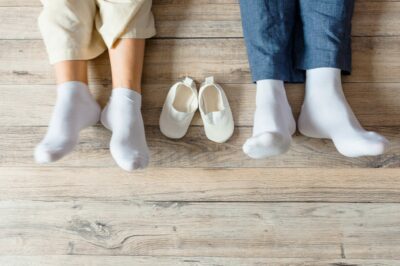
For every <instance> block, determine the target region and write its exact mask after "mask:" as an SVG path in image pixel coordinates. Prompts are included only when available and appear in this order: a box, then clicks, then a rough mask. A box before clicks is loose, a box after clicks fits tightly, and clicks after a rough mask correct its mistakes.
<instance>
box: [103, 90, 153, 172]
mask: <svg viewBox="0 0 400 266" xmlns="http://www.w3.org/2000/svg"><path fill="white" fill-rule="evenodd" d="M141 103H142V96H141V95H140V94H139V93H137V92H135V91H133V90H130V89H125V88H118V89H114V90H113V92H112V95H111V98H110V101H109V103H108V104H107V106H106V107H105V109H104V111H103V112H102V114H101V123H102V124H103V125H104V126H105V127H106V128H108V129H109V130H111V131H112V137H111V142H110V151H111V155H112V156H113V158H114V160H115V161H116V163H117V164H118V165H119V166H120V167H121V168H122V169H124V170H126V171H133V170H136V169H143V168H146V167H147V165H148V163H149V149H148V147H147V143H146V136H145V132H144V125H143V118H142V113H141V110H140V108H141Z"/></svg>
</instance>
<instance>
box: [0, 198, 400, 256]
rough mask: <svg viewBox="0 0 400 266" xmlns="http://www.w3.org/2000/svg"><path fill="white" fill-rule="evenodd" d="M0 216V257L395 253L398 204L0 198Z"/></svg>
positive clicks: (399, 241)
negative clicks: (3, 199) (12, 255)
mask: <svg viewBox="0 0 400 266" xmlns="http://www.w3.org/2000/svg"><path fill="white" fill-rule="evenodd" d="M0 215H1V217H2V219H1V220H0V227H1V228H2V230H1V231H0V247H1V249H0V255H10V253H11V254H14V255H23V254H24V255H74V254H77V255H126V256H127V255H132V256H179V255H183V254H184V255H185V256H194V257H198V256H199V257H201V256H205V257H208V256H211V257H219V256H225V257H244V258H246V257H250V258H251V257H267V258H324V259H341V258H347V259H355V258H364V259H394V260H399V259H400V238H399V234H400V204H391V203H385V204H380V203H374V204H369V203H364V204H346V203H335V204H332V203H329V204H327V203H270V204H263V203H240V202H237V203H234V204H232V203H223V202H221V203H213V204H209V203H182V202H180V203H179V202H178V203H176V202H142V201H140V202H137V201H118V200H115V201H109V200H107V201H101V200H97V201H93V200H91V199H83V198H81V199H76V200H66V201H52V200H43V201H41V200H39V201H31V200H28V201H27V200H18V201H0ZM382 217H384V218H382ZM377 243H379V245H377ZM16 245H18V247H19V249H18V250H16V249H15V246H16Z"/></svg>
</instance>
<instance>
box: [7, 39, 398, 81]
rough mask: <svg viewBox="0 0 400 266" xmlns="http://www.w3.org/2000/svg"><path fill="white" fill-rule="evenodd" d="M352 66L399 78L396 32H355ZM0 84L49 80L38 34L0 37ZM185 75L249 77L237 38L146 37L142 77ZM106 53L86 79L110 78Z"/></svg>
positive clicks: (362, 76) (368, 75) (378, 77)
mask: <svg viewBox="0 0 400 266" xmlns="http://www.w3.org/2000/svg"><path fill="white" fill-rule="evenodd" d="M353 50H354V51H353V57H354V64H353V65H354V71H353V74H352V75H351V76H349V77H346V78H345V81H346V82H392V83H393V82H396V83H397V82H400V61H399V60H398V58H400V37H371V38H370V37H365V38H364V37H359V38H354V45H353ZM0 58H2V63H1V64H0V85H6V84H7V85H9V84H19V85H26V84H53V83H54V76H53V73H52V72H53V71H52V69H51V67H50V65H49V64H48V61H47V55H46V51H45V49H44V47H43V44H42V42H41V41H39V40H5V41H4V40H3V41H0ZM186 75H190V76H192V77H193V78H194V79H196V80H198V81H199V82H200V81H202V80H203V79H204V78H205V77H206V76H209V75H214V76H215V77H216V80H217V81H218V82H220V83H230V84H232V83H240V84H243V83H250V82H251V77H250V71H249V68H248V62H247V55H246V50H245V48H244V44H243V40H241V39H208V40H205V39H200V40H186V39H176V40H150V41H149V42H148V49H147V54H146V58H145V73H144V82H145V83H147V84H160V83H162V84H164V83H169V84H171V83H175V82H176V80H177V79H179V78H182V77H183V76H186ZM110 79H111V74H110V69H109V60H108V57H107V55H106V54H104V55H102V56H100V57H99V58H98V59H97V60H95V61H94V62H93V64H91V75H90V81H91V82H92V83H97V84H110Z"/></svg>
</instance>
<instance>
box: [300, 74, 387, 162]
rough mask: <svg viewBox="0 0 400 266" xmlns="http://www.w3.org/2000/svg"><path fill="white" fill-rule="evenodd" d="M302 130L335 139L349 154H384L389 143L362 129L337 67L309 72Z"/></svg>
mask: <svg viewBox="0 0 400 266" xmlns="http://www.w3.org/2000/svg"><path fill="white" fill-rule="evenodd" d="M299 130H300V132H301V133H302V134H303V135H306V136H309V137H313V138H327V139H332V140H333V143H334V144H335V146H336V148H337V149H338V151H339V152H340V153H341V154H343V155H345V156H348V157H359V156H367V155H380V154H383V153H384V152H385V150H386V148H387V146H388V144H389V142H388V141H387V140H386V139H385V138H384V137H383V136H381V135H379V134H377V133H375V132H368V131H365V130H364V129H363V128H362V126H361V125H360V123H359V122H358V120H357V118H356V116H355V115H354V113H353V111H352V110H351V108H350V106H349V104H348V103H347V101H346V98H345V95H344V93H343V89H342V82H341V71H340V69H335V68H317V69H312V70H308V71H307V82H306V96H305V99H304V103H303V107H302V111H301V114H300V118H299Z"/></svg>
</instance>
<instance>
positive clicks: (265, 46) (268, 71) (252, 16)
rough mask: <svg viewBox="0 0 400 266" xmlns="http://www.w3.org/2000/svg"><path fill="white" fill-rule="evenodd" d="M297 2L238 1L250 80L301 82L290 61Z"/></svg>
mask: <svg viewBox="0 0 400 266" xmlns="http://www.w3.org/2000/svg"><path fill="white" fill-rule="evenodd" d="M297 1H298V0H240V8H241V14H242V24H243V32H244V37H245V41H246V46H247V53H248V57H249V63H250V69H251V73H252V76H253V81H258V80H263V79H275V80H284V81H302V80H303V73H302V72H301V71H296V70H294V60H293V46H294V40H295V39H294V37H295V34H294V30H295V22H296V12H297V10H296V9H297Z"/></svg>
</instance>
